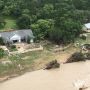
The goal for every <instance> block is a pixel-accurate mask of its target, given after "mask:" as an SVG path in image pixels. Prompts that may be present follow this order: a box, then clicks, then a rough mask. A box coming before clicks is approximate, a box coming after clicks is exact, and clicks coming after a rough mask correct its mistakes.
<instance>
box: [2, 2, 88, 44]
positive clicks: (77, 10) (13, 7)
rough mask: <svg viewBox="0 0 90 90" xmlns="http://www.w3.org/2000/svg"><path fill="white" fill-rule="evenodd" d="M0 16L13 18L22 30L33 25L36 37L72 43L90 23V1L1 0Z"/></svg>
mask: <svg viewBox="0 0 90 90" xmlns="http://www.w3.org/2000/svg"><path fill="white" fill-rule="evenodd" d="M0 16H1V17H3V16H10V17H13V18H15V19H16V20H17V26H18V27H19V28H21V29H25V28H26V29H27V28H32V29H33V32H34V34H35V36H36V37H37V38H38V39H42V38H43V39H46V38H47V39H50V40H53V41H55V42H58V43H60V41H62V42H71V41H73V40H74V38H75V37H77V36H78V35H79V34H80V32H81V26H82V25H83V24H84V23H86V22H90V1H89V0H0ZM1 25H2V24H1Z"/></svg>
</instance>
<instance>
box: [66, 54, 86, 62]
mask: <svg viewBox="0 0 90 90" xmlns="http://www.w3.org/2000/svg"><path fill="white" fill-rule="evenodd" d="M78 61H85V57H84V54H83V53H81V52H75V53H74V54H72V55H71V57H70V58H69V59H68V60H67V62H66V63H71V62H78Z"/></svg>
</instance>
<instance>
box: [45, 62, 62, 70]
mask: <svg viewBox="0 0 90 90" xmlns="http://www.w3.org/2000/svg"><path fill="white" fill-rule="evenodd" d="M59 67H60V64H59V63H58V62H57V60H53V61H51V62H49V63H48V64H46V67H45V68H44V69H47V70H49V69H52V68H59Z"/></svg>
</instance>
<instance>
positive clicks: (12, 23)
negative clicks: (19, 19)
mask: <svg viewBox="0 0 90 90" xmlns="http://www.w3.org/2000/svg"><path fill="white" fill-rule="evenodd" d="M5 22H6V25H5V26H4V27H3V28H1V31H6V30H10V29H17V28H18V27H17V25H16V20H15V19H14V18H9V17H5Z"/></svg>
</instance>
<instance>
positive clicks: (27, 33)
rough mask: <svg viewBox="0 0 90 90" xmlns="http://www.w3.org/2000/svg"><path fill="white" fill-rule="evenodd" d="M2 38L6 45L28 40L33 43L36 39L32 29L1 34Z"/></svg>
mask: <svg viewBox="0 0 90 90" xmlns="http://www.w3.org/2000/svg"><path fill="white" fill-rule="evenodd" d="M0 37H1V38H3V40H4V43H5V44H6V43H16V42H27V41H28V39H29V40H30V42H33V39H34V36H33V33H32V30H31V29H26V30H15V31H7V32H1V33H0Z"/></svg>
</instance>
